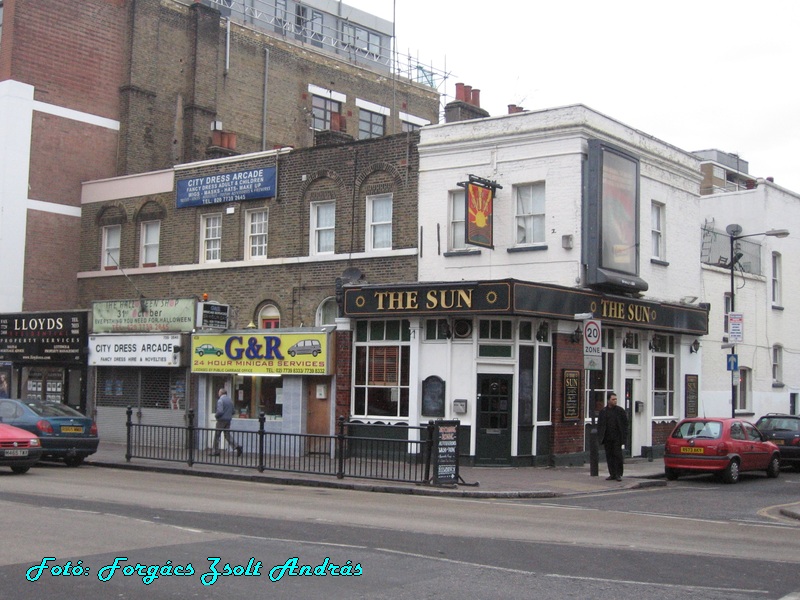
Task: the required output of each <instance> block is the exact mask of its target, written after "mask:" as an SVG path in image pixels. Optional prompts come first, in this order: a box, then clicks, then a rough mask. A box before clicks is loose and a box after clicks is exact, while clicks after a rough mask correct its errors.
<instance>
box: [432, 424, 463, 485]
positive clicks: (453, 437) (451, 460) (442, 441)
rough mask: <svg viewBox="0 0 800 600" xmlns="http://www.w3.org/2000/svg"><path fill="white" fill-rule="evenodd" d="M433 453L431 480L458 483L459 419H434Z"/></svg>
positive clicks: (440, 482) (437, 482) (439, 482)
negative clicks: (433, 463) (434, 466)
mask: <svg viewBox="0 0 800 600" xmlns="http://www.w3.org/2000/svg"><path fill="white" fill-rule="evenodd" d="M435 423H436V430H435V431H436V438H435V445H434V450H433V451H434V454H435V457H436V468H435V469H434V472H433V473H434V474H433V482H434V483H436V484H457V483H458V424H459V421H436V422H435Z"/></svg>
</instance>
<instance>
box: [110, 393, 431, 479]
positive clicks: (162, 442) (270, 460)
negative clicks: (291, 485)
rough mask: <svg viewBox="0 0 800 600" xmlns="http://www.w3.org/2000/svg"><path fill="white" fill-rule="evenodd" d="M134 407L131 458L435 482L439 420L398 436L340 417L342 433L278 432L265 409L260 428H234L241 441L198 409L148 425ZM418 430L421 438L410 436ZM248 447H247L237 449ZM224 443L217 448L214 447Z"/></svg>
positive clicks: (130, 422)
mask: <svg viewBox="0 0 800 600" xmlns="http://www.w3.org/2000/svg"><path fill="white" fill-rule="evenodd" d="M132 415H133V409H132V408H131V407H128V410H127V421H126V427H127V446H126V451H125V459H126V460H127V461H128V462H130V460H131V459H132V458H145V459H150V460H163V461H170V462H180V463H186V464H188V465H189V466H192V465H194V464H205V465H218V466H219V465H223V466H231V467H243V468H252V469H258V471H259V472H263V471H265V470H267V471H288V472H294V473H311V474H315V475H330V476H335V477H337V478H339V479H342V478H344V477H355V478H362V479H381V480H386V481H402V482H416V483H430V482H431V461H432V458H433V452H432V449H433V440H434V439H435V430H436V425H435V424H434V423H429V424H428V425H427V426H425V427H412V426H409V427H404V428H403V430H404V433H406V436H405V438H404V439H397V438H396V435H397V433H398V431H399V429H398V427H397V426H392V425H370V426H369V427H370V429H372V430H373V431H374V430H375V429H374V428H378V430H380V428H381V427H385V428H387V433H389V434H394V436H395V437H394V438H393V437H391V435H387V437H365V436H361V435H358V429H359V424H356V423H350V422H347V421H345V420H344V419H343V418H340V419H339V422H338V427H337V429H338V432H337V434H336V435H316V434H310V433H275V432H269V431H265V429H264V423H265V421H266V418H265V417H264V415H263V414H262V415H260V416H259V419H258V431H237V430H229V431H230V433H231V436H232V438H233V441H234V443H235V445H230V444H227V443H226V440H225V436H224V434H223V435H221V437H220V439H219V440H218V442H216V443H215V437H216V436H218V435H220V434H221V433H222V431H221V430H218V429H214V428H205V427H195V426H194V414H193V411H188V412H187V419H186V420H187V422H188V424H187V425H186V426H183V427H176V426H172V425H146V424H142V423H134V422H133V419H132ZM412 432H416V434H417V436H418V437H419V439H408V438H410V437H412V436H411V433H412ZM237 447H241V448H242V452H241V453H239V452H238V451H237ZM215 448H219V449H220V450H219V453H218V454H217V453H216V452H214V451H213V450H214V449H215Z"/></svg>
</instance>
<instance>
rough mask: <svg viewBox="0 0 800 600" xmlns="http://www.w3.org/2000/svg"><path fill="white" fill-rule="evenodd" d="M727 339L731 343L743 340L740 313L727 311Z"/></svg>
mask: <svg viewBox="0 0 800 600" xmlns="http://www.w3.org/2000/svg"><path fill="white" fill-rule="evenodd" d="M728 341H729V342H731V343H732V344H738V343H740V342H743V341H744V315H743V314H742V313H734V312H732V313H728Z"/></svg>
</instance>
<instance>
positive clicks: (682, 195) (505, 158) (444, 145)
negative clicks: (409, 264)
mask: <svg viewBox="0 0 800 600" xmlns="http://www.w3.org/2000/svg"><path fill="white" fill-rule="evenodd" d="M589 138H599V139H603V140H606V141H608V142H611V143H613V144H616V145H617V146H620V147H622V148H623V149H625V150H628V151H630V152H631V153H632V154H633V155H635V156H637V157H639V158H640V160H641V164H640V169H641V177H640V181H641V192H640V207H641V214H640V240H641V248H640V257H641V258H640V270H641V273H640V275H641V277H642V279H644V280H645V281H647V282H648V284H649V286H650V289H649V290H648V291H647V292H646V293H645V294H644V296H645V298H647V299H652V300H656V301H671V302H678V301H679V300H680V298H682V297H684V296H688V295H695V296H698V295H699V293H700V289H701V285H702V284H701V276H700V272H699V270H698V268H697V256H698V252H699V250H696V249H698V248H699V247H700V231H699V228H697V227H694V226H693V223H694V222H696V217H697V215H698V210H699V208H698V191H699V181H700V174H699V161H698V160H697V159H696V158H694V157H693V156H691V155H690V154H688V153H686V152H684V151H682V150H679V149H677V148H675V147H673V146H670V145H669V144H666V143H665V142H662V141H660V140H657V139H655V138H653V137H651V136H648V135H646V134H644V133H641V132H639V131H637V130H635V129H631V128H630V127H628V126H626V125H623V124H622V123H619V122H618V121H614V120H613V119H610V118H608V117H605V116H604V115H601V114H600V113H597V112H595V111H592V110H591V109H589V108H587V107H585V106H580V105H576V106H567V107H563V108H556V109H551V110H546V111H538V112H524V113H518V114H514V115H506V116H502V117H494V118H489V119H481V120H477V121H464V122H458V123H449V124H443V125H436V126H432V127H426V128H424V129H423V130H422V133H421V141H420V182H419V189H420V225H421V226H422V232H423V233H422V238H421V240H420V254H421V258H420V263H419V277H420V281H461V280H476V279H500V278H506V277H512V278H517V279H521V280H524V281H537V282H541V283H552V284H558V285H563V286H570V287H573V286H577V285H579V284H580V277H581V206H582V185H583V179H582V171H581V169H582V162H583V160H584V156H585V154H586V152H587V144H588V139H589ZM469 175H477V176H479V177H483V178H485V179H489V180H493V181H496V182H497V183H498V184H499V185H502V186H503V188H502V189H500V190H498V191H497V194H496V196H495V206H494V244H495V248H494V250H488V249H485V248H481V249H478V248H477V247H470V248H474V249H475V250H476V251H477V252H478V254H473V255H469V256H452V257H445V256H444V253H445V252H446V251H447V250H448V226H449V214H448V194H449V192H451V191H459V190H460V189H461V188H459V187H458V185H457V184H458V183H459V182H463V181H467V180H468V176H469ZM538 181H544V182H545V186H546V201H545V202H546V219H547V228H546V231H547V239H546V244H547V249H546V250H542V251H528V252H508V250H509V249H510V248H513V247H514V242H515V240H514V196H513V192H514V189H513V188H514V185H517V184H523V183H532V182H538ZM653 201H657V202H660V203H663V204H664V205H665V207H666V220H667V225H666V231H665V236H666V237H665V239H666V260H667V262H668V263H669V265H667V266H665V265H662V264H654V263H651V261H650V255H651V252H650V247H651V244H650V229H651V227H650V223H651V213H650V206H651V203H652V202H653ZM693 219H694V220H693ZM564 235H571V236H572V239H573V240H574V247H573V248H572V249H565V248H563V247H562V236H564ZM689 248H691V249H692V250H691V251H687V249H689Z"/></svg>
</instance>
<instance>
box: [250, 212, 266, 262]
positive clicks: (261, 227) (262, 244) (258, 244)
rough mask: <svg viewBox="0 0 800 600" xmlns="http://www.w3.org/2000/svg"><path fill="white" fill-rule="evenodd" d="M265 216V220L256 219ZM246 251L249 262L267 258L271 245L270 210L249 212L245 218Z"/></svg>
mask: <svg viewBox="0 0 800 600" xmlns="http://www.w3.org/2000/svg"><path fill="white" fill-rule="evenodd" d="M262 215H263V217H264V218H263V220H261V221H259V222H256V221H255V219H256V218H260V217H261V216H262ZM254 228H255V229H254ZM244 239H245V249H244V255H245V257H246V259H247V260H264V259H266V258H267V252H268V248H269V246H268V244H269V209H268V208H257V209H253V210H248V211H247V213H246V218H245V236H244Z"/></svg>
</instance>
